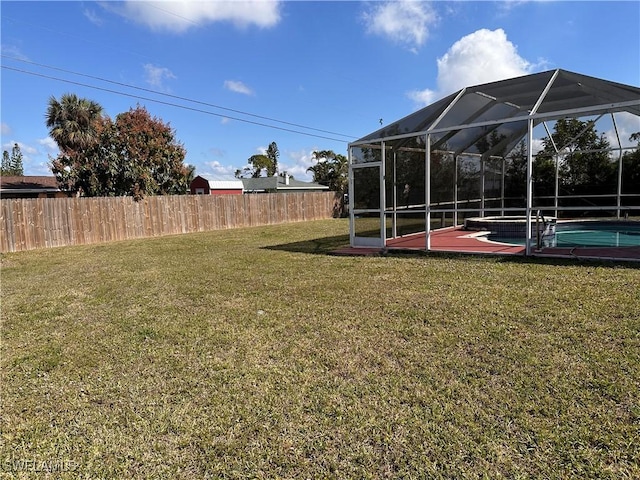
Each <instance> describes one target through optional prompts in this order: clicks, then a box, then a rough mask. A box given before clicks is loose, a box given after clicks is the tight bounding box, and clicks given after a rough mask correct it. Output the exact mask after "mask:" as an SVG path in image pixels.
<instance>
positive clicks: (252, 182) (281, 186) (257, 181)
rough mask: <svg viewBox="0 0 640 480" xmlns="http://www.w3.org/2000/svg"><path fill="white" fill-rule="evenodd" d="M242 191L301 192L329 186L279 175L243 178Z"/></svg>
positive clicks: (327, 188) (326, 188) (319, 189)
mask: <svg viewBox="0 0 640 480" xmlns="http://www.w3.org/2000/svg"><path fill="white" fill-rule="evenodd" d="M242 183H243V185H244V191H245V192H246V193H262V192H303V191H318V192H322V191H326V190H329V187H327V186H325V185H320V184H319V183H314V182H302V181H300V180H296V179H294V178H291V177H289V178H285V177H281V176H279V175H278V176H273V177H258V178H243V179H242Z"/></svg>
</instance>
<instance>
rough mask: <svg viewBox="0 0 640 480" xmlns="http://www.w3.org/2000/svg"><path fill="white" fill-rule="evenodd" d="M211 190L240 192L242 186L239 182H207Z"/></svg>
mask: <svg viewBox="0 0 640 480" xmlns="http://www.w3.org/2000/svg"><path fill="white" fill-rule="evenodd" d="M209 188H210V189H211V190H242V189H243V188H244V185H243V183H242V181H241V180H209Z"/></svg>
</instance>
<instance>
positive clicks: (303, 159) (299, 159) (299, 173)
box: [278, 148, 318, 182]
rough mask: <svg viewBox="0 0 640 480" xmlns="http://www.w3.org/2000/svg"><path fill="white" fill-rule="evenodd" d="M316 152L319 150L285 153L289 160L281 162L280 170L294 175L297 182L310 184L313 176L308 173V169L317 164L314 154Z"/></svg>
mask: <svg viewBox="0 0 640 480" xmlns="http://www.w3.org/2000/svg"><path fill="white" fill-rule="evenodd" d="M316 150H318V148H312V149H310V150H307V149H304V150H294V151H287V152H285V157H286V158H287V160H286V161H285V162H282V161H280V162H279V164H278V170H279V171H280V172H287V173H288V174H289V175H293V177H294V178H295V179H296V180H301V181H303V182H310V181H311V180H312V177H313V175H312V174H311V173H309V172H307V169H308V168H309V167H310V166H312V165H315V163H316V162H315V160H314V159H313V152H314V151H316Z"/></svg>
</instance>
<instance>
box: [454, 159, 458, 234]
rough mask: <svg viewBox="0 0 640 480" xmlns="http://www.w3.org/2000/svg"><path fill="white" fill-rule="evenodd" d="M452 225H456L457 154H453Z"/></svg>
mask: <svg viewBox="0 0 640 480" xmlns="http://www.w3.org/2000/svg"><path fill="white" fill-rule="evenodd" d="M453 226H454V227H457V226H458V155H456V154H455V153H454V154H453Z"/></svg>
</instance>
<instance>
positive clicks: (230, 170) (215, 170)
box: [196, 160, 237, 180]
mask: <svg viewBox="0 0 640 480" xmlns="http://www.w3.org/2000/svg"><path fill="white" fill-rule="evenodd" d="M205 166H206V168H207V169H208V170H207V171H206V172H204V173H200V172H196V173H197V174H198V175H202V176H203V177H205V178H208V179H210V180H232V179H235V172H236V169H237V167H234V166H233V165H223V164H222V163H220V162H219V161H217V160H213V161H211V162H205Z"/></svg>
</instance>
